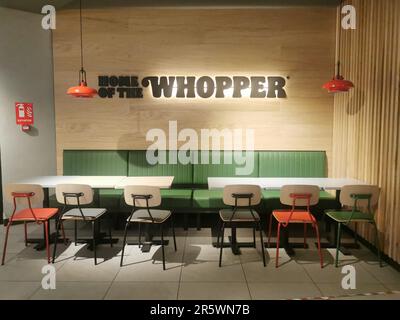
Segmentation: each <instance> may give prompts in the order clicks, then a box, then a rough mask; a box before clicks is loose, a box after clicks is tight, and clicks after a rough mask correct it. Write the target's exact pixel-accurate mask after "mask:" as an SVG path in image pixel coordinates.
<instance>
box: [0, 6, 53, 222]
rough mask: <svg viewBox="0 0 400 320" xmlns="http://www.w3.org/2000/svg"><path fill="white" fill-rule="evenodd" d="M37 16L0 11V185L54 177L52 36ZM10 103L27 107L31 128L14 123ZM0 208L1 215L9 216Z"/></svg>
mask: <svg viewBox="0 0 400 320" xmlns="http://www.w3.org/2000/svg"><path fill="white" fill-rule="evenodd" d="M41 19H42V16H41V15H40V14H39V13H38V14H34V13H27V12H22V11H17V10H12V9H6V8H0V39H1V40H0V153H1V171H2V172H1V175H2V180H3V181H2V182H3V190H4V186H5V185H6V184H7V183H9V182H13V181H17V180H19V179H21V178H24V177H29V176H35V175H53V174H55V173H56V156H55V121H54V117H55V116H54V93H53V66H52V64H53V58H52V45H51V32H50V31H48V30H43V29H42V27H41ZM15 102H32V103H33V107H34V117H35V124H34V128H33V130H32V132H30V133H24V132H22V131H21V127H20V126H17V125H16V124H15V110H14V108H15V106H14V105H15ZM8 208H9V206H4V211H5V215H9V211H7V209H8Z"/></svg>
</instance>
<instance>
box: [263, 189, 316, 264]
mask: <svg viewBox="0 0 400 320" xmlns="http://www.w3.org/2000/svg"><path fill="white" fill-rule="evenodd" d="M319 192H320V190H319V187H318V186H305V185H288V186H283V187H282V189H281V194H280V201H281V203H282V204H284V205H288V206H292V208H291V209H283V210H274V211H273V212H272V214H271V216H270V220H269V231H268V247H269V243H270V239H271V229H272V217H274V218H275V220H276V221H277V222H278V228H277V235H276V263H275V266H276V268H277V267H278V263H279V262H278V259H279V237H280V230H281V227H284V228H286V227H287V226H288V225H289V223H303V224H304V247H306V241H307V225H308V224H311V225H312V227H313V228H314V229H315V232H316V235H317V242H318V252H319V257H320V263H321V268H323V264H324V262H323V258H322V253H321V242H320V237H319V229H318V223H317V220H316V219H315V217H314V216H313V215H312V214H311V212H310V206H314V205H316V204H317V203H318V201H319ZM298 207H303V208H301V209H298Z"/></svg>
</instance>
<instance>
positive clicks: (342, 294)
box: [0, 225, 400, 300]
mask: <svg viewBox="0 0 400 320" xmlns="http://www.w3.org/2000/svg"><path fill="white" fill-rule="evenodd" d="M29 231H30V232H29V236H30V237H35V236H40V235H41V229H40V228H38V227H35V226H34V225H33V226H30V228H29ZM114 233H115V232H114ZM80 235H90V229H88V228H85V227H83V228H82V229H81V230H80ZM67 236H71V229H70V228H67ZM114 236H117V237H118V238H120V240H119V242H118V244H116V245H115V246H114V248H110V247H109V246H108V245H100V246H99V247H98V257H99V262H100V263H99V264H98V265H97V266H94V264H93V259H92V257H93V253H92V252H91V251H89V250H87V249H86V246H85V245H83V244H80V245H77V246H75V245H74V244H73V243H72V244H69V245H68V246H67V247H66V246H65V245H63V244H61V245H59V247H58V250H57V251H58V259H57V262H56V264H55V267H56V289H55V290H44V289H42V285H41V281H42V278H43V276H44V274H42V267H43V266H45V265H46V264H47V262H46V259H45V252H44V251H40V252H38V251H36V250H35V249H34V248H33V246H28V247H25V246H24V242H23V228H22V226H13V227H12V229H11V236H10V238H9V245H8V252H7V260H6V264H5V265H4V266H0V299H195V300H202V299H300V298H320V297H330V298H337V299H400V294H393V293H392V294H389V293H387V294H384V295H379V296H363V294H365V293H378V292H390V291H395V290H400V273H399V272H398V271H396V270H395V269H393V268H392V267H390V266H388V265H385V266H384V267H383V268H380V267H379V266H378V264H377V259H376V257H375V256H374V255H373V254H372V253H370V252H369V251H368V250H367V249H366V248H362V249H360V250H353V252H352V253H353V255H351V256H343V255H341V257H340V259H341V266H344V265H347V264H351V265H353V266H354V267H355V270H356V289H355V290H344V289H343V288H342V286H341V282H342V279H343V277H344V276H345V275H344V274H342V273H341V271H342V268H341V267H339V268H335V267H334V265H333V257H334V250H331V249H329V250H327V249H324V251H323V254H324V260H325V267H324V268H323V269H321V268H320V267H319V258H318V254H317V251H316V248H315V245H314V239H309V241H308V244H309V249H296V255H295V256H294V257H293V258H290V257H289V256H287V255H286V253H285V252H284V251H283V250H281V251H280V260H279V261H280V267H279V268H277V269H276V268H275V253H276V250H275V249H273V248H270V249H266V260H267V267H265V268H264V267H263V265H262V260H261V247H260V244H259V243H257V249H254V248H242V249H241V251H242V254H241V255H239V256H235V255H233V254H232V252H231V250H230V249H229V248H226V249H224V251H223V252H224V253H223V267H222V268H219V267H218V258H219V250H218V249H216V248H214V247H213V246H212V245H211V232H210V230H209V229H202V230H201V231H196V230H189V231H183V230H181V229H180V230H177V245H178V251H177V252H174V250H173V246H172V243H171V244H170V245H169V246H168V247H166V260H167V270H166V271H163V270H162V264H161V248H160V247H159V246H153V247H152V248H151V251H150V252H149V253H142V252H141V251H140V250H139V249H138V247H137V246H127V248H126V250H125V254H126V257H125V259H124V266H123V267H122V268H121V267H120V266H119V263H120V254H121V233H117V234H116V235H115V234H114ZM238 237H239V241H251V239H252V234H251V230H245V229H244V230H243V229H242V230H238ZM3 238H4V228H1V229H0V245H1V248H2V245H3ZM257 240H258V239H257ZM226 241H227V239H226ZM258 242H259V241H258ZM349 295H354V296H352V297H349Z"/></svg>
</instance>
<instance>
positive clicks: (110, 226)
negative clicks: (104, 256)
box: [108, 215, 113, 248]
mask: <svg viewBox="0 0 400 320" xmlns="http://www.w3.org/2000/svg"><path fill="white" fill-rule="evenodd" d="M111 229H112V216H111V215H110V218H109V219H108V234H109V237H110V246H111V248H112V247H113V239H112V234H111Z"/></svg>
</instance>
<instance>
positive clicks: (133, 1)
mask: <svg viewBox="0 0 400 320" xmlns="http://www.w3.org/2000/svg"><path fill="white" fill-rule="evenodd" d="M82 1H83V5H84V7H112V6H138V7H160V6H161V7H203V6H207V7H223V6H227V7H258V6H336V5H338V4H339V3H340V0H82ZM78 3H79V1H78V0H0V7H7V8H12V9H17V10H23V11H29V12H37V13H40V12H41V9H42V7H43V6H44V5H46V4H51V5H53V6H55V8H56V9H58V10H60V9H63V8H70V7H76V6H77V5H78Z"/></svg>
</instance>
